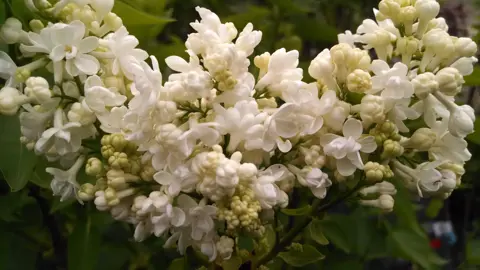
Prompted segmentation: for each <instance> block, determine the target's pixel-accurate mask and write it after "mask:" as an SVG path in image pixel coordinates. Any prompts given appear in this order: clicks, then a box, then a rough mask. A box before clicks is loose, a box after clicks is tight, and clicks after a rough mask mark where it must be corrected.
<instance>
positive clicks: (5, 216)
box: [0, 190, 33, 222]
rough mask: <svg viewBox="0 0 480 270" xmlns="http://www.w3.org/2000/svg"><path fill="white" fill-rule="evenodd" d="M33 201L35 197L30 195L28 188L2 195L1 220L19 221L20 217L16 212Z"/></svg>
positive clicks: (0, 205)
mask: <svg viewBox="0 0 480 270" xmlns="http://www.w3.org/2000/svg"><path fill="white" fill-rule="evenodd" d="M32 201H33V199H32V197H29V196H28V191H27V190H23V191H21V192H16V193H8V194H7V195H4V196H0V220H3V221H6V222H12V221H18V220H19V218H18V217H17V216H16V215H15V214H16V213H17V212H18V211H19V210H21V209H22V208H23V207H24V206H25V205H26V204H28V203H32Z"/></svg>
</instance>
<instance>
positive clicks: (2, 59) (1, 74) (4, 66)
mask: <svg viewBox="0 0 480 270" xmlns="http://www.w3.org/2000/svg"><path fill="white" fill-rule="evenodd" d="M16 71H17V64H15V62H14V61H13V60H12V58H10V56H9V55H8V54H7V53H5V52H3V51H0V78H2V79H4V80H5V81H6V82H5V86H10V87H14V86H15V72H16Z"/></svg>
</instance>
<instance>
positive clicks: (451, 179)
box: [440, 170, 457, 193]
mask: <svg viewBox="0 0 480 270" xmlns="http://www.w3.org/2000/svg"><path fill="white" fill-rule="evenodd" d="M440 173H441V174H442V180H441V181H442V188H441V191H442V192H445V193H451V192H452V191H453V190H454V189H455V188H456V187H457V175H456V174H455V173H454V172H452V171H450V170H442V171H440Z"/></svg>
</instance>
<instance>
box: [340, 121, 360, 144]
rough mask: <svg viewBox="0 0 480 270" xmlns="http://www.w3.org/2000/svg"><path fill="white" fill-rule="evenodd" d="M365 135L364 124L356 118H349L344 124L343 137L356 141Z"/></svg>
mask: <svg viewBox="0 0 480 270" xmlns="http://www.w3.org/2000/svg"><path fill="white" fill-rule="evenodd" d="M362 133H363V125H362V122H360V121H359V120H357V119H355V118H349V119H347V121H345V123H344V124H343V135H344V136H345V138H348V137H352V138H354V139H358V138H360V136H361V135H362Z"/></svg>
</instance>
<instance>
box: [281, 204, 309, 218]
mask: <svg viewBox="0 0 480 270" xmlns="http://www.w3.org/2000/svg"><path fill="white" fill-rule="evenodd" d="M311 210H312V207H311V206H310V205H306V206H304V207H301V208H295V209H287V208H285V209H282V213H284V214H285V215H288V216H306V215H308V214H310V211H311Z"/></svg>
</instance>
